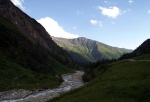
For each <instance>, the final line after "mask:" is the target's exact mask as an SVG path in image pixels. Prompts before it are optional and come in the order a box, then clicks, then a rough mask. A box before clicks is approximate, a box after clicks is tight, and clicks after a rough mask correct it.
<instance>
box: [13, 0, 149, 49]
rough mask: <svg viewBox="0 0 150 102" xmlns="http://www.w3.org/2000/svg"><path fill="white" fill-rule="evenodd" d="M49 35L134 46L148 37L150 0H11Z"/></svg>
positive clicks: (126, 46)
mask: <svg viewBox="0 0 150 102" xmlns="http://www.w3.org/2000/svg"><path fill="white" fill-rule="evenodd" d="M11 1H12V2H13V3H14V4H15V5H16V6H18V7H19V8H20V9H21V10H23V11H24V12H25V13H27V14H28V15H29V16H30V17H32V18H34V19H35V20H37V21H38V22H39V23H41V24H42V25H43V26H44V27H45V29H46V30H47V32H48V33H49V34H50V35H51V36H55V37H63V38H69V39H71V38H77V37H86V38H88V39H92V40H96V41H99V42H102V43H105V44H107V45H111V46H114V47H119V48H127V49H133V50H134V49H136V48H137V47H138V46H139V45H140V44H141V43H143V42H144V41H145V40H146V39H148V38H150V29H149V27H150V6H149V5H150V0H11Z"/></svg>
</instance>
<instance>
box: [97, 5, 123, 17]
mask: <svg viewBox="0 0 150 102" xmlns="http://www.w3.org/2000/svg"><path fill="white" fill-rule="evenodd" d="M98 9H100V10H102V12H101V13H102V14H103V15H105V16H108V17H110V18H117V17H118V16H119V15H120V14H121V10H120V9H119V8H118V7H116V6H113V7H109V8H105V7H101V6H99V7H98Z"/></svg>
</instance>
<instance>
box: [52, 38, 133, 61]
mask: <svg viewBox="0 0 150 102" xmlns="http://www.w3.org/2000/svg"><path fill="white" fill-rule="evenodd" d="M52 39H53V40H54V41H55V42H56V43H57V44H58V45H59V46H60V47H62V48H64V49H65V50H66V51H68V53H70V56H72V58H73V60H74V61H76V62H77V63H80V61H81V63H88V62H95V61H98V60H102V59H116V58H119V57H120V56H121V55H122V54H124V53H127V52H131V50H128V49H124V48H117V47H112V46H109V45H106V44H104V43H101V42H98V41H95V40H91V39H87V38H85V37H79V38H74V39H65V38H56V37H52Z"/></svg>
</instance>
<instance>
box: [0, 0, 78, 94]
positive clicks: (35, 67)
mask: <svg viewBox="0 0 150 102" xmlns="http://www.w3.org/2000/svg"><path fill="white" fill-rule="evenodd" d="M71 68H72V69H71ZM74 68H76V65H75V64H74V63H73V61H72V58H71V57H70V55H69V54H68V53H67V52H66V51H65V50H63V49H62V48H60V47H59V46H58V45H57V44H56V43H55V42H54V41H53V40H52V38H51V37H50V35H49V34H48V33H47V32H46V30H45V29H44V27H43V26H41V25H40V24H39V23H38V22H37V21H36V20H34V19H33V18H31V17H29V16H28V15H27V14H25V13H24V12H22V11H21V10H20V9H19V8H18V7H16V6H14V4H13V3H12V2H11V1H10V0H0V91H2V90H9V89H14V88H15V89H17V88H25V89H41V88H49V87H54V86H57V85H59V84H60V82H61V81H62V79H61V74H63V73H68V72H72V70H73V69H74Z"/></svg>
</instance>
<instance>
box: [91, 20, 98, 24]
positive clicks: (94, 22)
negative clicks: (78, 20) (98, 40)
mask: <svg viewBox="0 0 150 102" xmlns="http://www.w3.org/2000/svg"><path fill="white" fill-rule="evenodd" d="M90 23H91V24H92V25H97V23H98V21H97V20H90Z"/></svg>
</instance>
